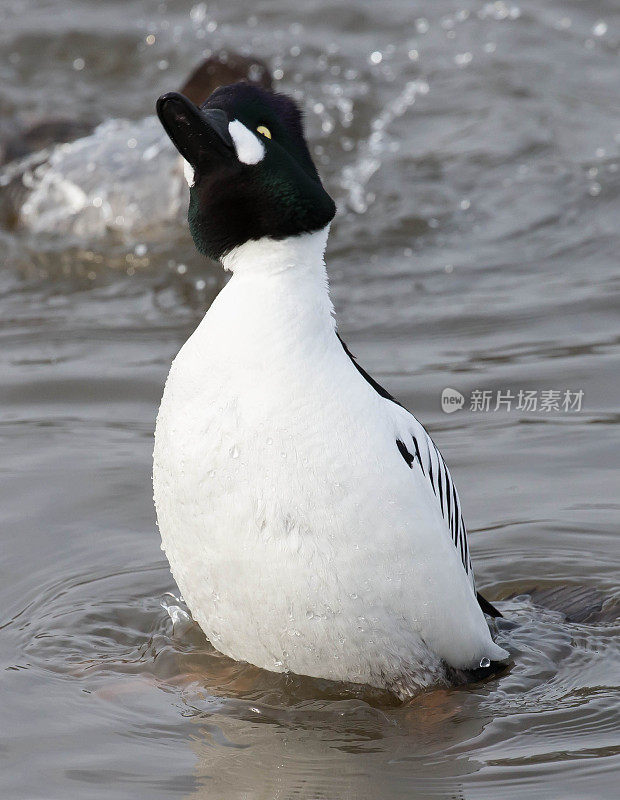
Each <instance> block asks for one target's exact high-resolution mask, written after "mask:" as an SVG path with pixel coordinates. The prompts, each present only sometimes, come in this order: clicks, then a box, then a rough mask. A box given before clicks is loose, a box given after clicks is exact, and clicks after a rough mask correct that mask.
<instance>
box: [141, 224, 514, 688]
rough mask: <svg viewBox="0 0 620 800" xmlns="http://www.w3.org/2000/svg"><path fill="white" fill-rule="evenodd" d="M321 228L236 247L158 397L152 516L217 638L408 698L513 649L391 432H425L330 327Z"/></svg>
mask: <svg viewBox="0 0 620 800" xmlns="http://www.w3.org/2000/svg"><path fill="white" fill-rule="evenodd" d="M326 240H327V229H326V230H324V231H320V232H318V233H313V234H305V235H301V236H297V237H292V238H290V239H287V240H284V241H273V240H269V239H263V240H259V241H253V242H252V241H251V242H247V243H246V244H244V245H242V246H240V247H238V248H237V249H236V250H234V251H233V252H232V253H231V254H230V255H229V256H227V257H226V258H225V259H224V266H225V267H226V268H227V269H230V270H231V271H232V272H233V277H232V279H231V280H230V282H229V283H228V285H227V286H226V287H225V288H224V289H223V290H222V292H221V293H220V294H219V296H218V297H217V298H216V300H215V302H214V303H213V305H212V306H211V308H210V309H209V311H208V312H207V314H206V316H205V318H204V319H203V321H202V322H201V323H200V325H199V326H198V328H197V330H196V331H195V332H194V334H193V335H192V336H191V337H190V339H189V340H188V341H187V342H186V344H185V345H184V346H183V348H182V349H181V351H180V353H179V354H178V356H177V357H176V359H175V361H174V363H173V365H172V368H171V370H170V374H169V377H168V381H167V383H166V388H165V391H164V396H163V399H162V402H161V407H160V410H159V415H158V420H157V428H156V434H155V452H154V471H153V482H154V494H155V504H156V508H157V517H158V522H159V528H160V531H161V536H162V541H163V546H164V549H165V552H166V555H167V556H168V559H169V561H170V565H171V568H172V573H173V575H174V577H175V579H176V581H177V583H178V585H179V588H180V590H181V592H182V594H183V596H184V598H185V600H186V602H187V604H188V606H189V607H190V609H191V611H192V614H193V615H194V618H195V619H196V621H197V622H198V623H199V624H200V626H201V627H202V629H203V630H204V632H205V634H206V635H207V636H208V637H209V639H210V640H211V642H212V643H213V644H214V646H215V647H216V648H217V649H218V650H220V651H221V652H223V653H225V654H226V655H229V656H231V657H232V658H234V659H238V660H245V661H248V662H250V663H252V664H255V665H257V666H259V667H263V668H265V669H269V670H273V671H284V670H290V671H292V672H296V673H300V674H305V675H311V676H315V677H323V678H330V679H334V680H346V681H354V682H358V683H367V684H370V685H373V686H378V687H381V688H389V689H392V690H393V691H396V692H397V693H398V694H400V695H406V694H408V693H411V692H413V691H415V689H416V688H418V687H420V686H425V685H428V684H429V683H432V682H434V681H436V680H437V679H438V678H440V677H441V675H442V674H443V671H444V663H447V664H449V665H450V666H452V667H455V668H464V669H468V668H475V667H477V666H478V665H479V664H480V662H481V660H482V659H486V658H488V659H491V660H494V659H503V658H505V657H506V656H507V653H506V652H505V651H504V650H503V649H502V648H500V647H499V646H498V645H496V644H495V643H494V642H493V640H492V638H491V635H490V632H489V629H488V627H487V624H486V621H485V619H484V615H483V614H482V612H481V610H480V608H479V606H478V603H477V601H476V597H475V592H474V590H473V585H472V580H471V577H470V576H469V575H468V574H467V572H466V570H465V569H464V567H463V563H462V561H461V557H460V556H459V554H458V552H457V549H456V548H455V546H454V544H453V542H452V541H451V538H450V531H449V528H448V526H447V525H446V522H445V520H444V517H443V516H442V511H441V508H440V507H439V503H438V500H437V497H436V496H435V494H434V492H433V487H432V486H431V484H430V483H429V481H428V479H427V478H426V477H425V475H424V474H423V471H422V470H421V469H420V468H418V467H416V468H415V469H414V468H410V466H409V465H408V464H407V463H406V461H405V460H404V459H403V457H402V455H401V453H400V452H399V450H398V447H397V446H396V440H401V441H406V440H410V439H411V436H412V435H417V436H418V437H420V436H422V435H425V434H423V432H422V433H421V431H423V429H422V428H421V426H420V425H419V423H418V422H417V420H415V419H414V418H413V417H412V416H411V415H410V414H409V413H408V412H407V411H405V410H404V409H403V408H401V407H400V406H398V405H397V404H395V403H393V402H391V401H389V400H386V399H385V398H384V397H381V396H380V395H379V394H378V393H377V392H376V391H375V389H373V387H372V386H371V385H370V384H369V383H368V382H367V381H366V380H365V379H364V378H363V376H362V375H361V374H360V373H359V372H358V370H357V369H356V367H355V365H354V364H353V363H352V361H351V359H350V358H349V357H348V355H347V354H346V352H345V351H344V349H343V347H342V346H341V344H340V342H339V341H338V338H337V337H336V334H335V324H334V319H333V309H332V306H331V302H330V299H329V294H328V290H327V278H326V273H325V266H324V261H323V252H324V248H325V244H326ZM407 437H409V439H407ZM414 466H415V465H414Z"/></svg>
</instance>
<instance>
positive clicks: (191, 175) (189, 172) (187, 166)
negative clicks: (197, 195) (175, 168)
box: [183, 159, 194, 189]
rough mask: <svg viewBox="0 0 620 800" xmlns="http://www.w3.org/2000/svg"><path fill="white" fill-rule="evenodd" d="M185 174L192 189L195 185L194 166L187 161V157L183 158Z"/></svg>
mask: <svg viewBox="0 0 620 800" xmlns="http://www.w3.org/2000/svg"><path fill="white" fill-rule="evenodd" d="M183 175H184V177H185V180H186V181H187V185H188V186H189V188H190V189H191V188H192V186H193V185H194V168H193V167H192V165H191V164H190V163H189V161H186V160H185V159H183Z"/></svg>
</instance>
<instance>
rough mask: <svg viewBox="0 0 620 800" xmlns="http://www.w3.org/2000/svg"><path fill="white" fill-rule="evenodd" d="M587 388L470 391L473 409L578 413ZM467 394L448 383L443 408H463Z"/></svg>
mask: <svg viewBox="0 0 620 800" xmlns="http://www.w3.org/2000/svg"><path fill="white" fill-rule="evenodd" d="M584 396H585V392H584V390H583V389H578V390H576V391H574V390H572V389H518V390H516V391H511V390H510V389H472V391H471V392H470V394H469V399H468V408H469V410H470V411H477V412H481V411H482V412H488V411H504V412H506V411H523V412H526V413H531V412H538V413H543V414H549V413H551V412H553V411H554V412H556V413H564V414H574V413H577V412H579V411H581V408H582V405H583V398H584ZM464 405H465V397H464V395H462V394H461V393H460V392H459V391H457V390H456V389H450V388H449V387H446V388H445V389H444V390H443V392H442V393H441V410H442V411H444V412H445V413H446V414H452V413H454V412H455V411H458V410H459V409H461V408H463V406H464Z"/></svg>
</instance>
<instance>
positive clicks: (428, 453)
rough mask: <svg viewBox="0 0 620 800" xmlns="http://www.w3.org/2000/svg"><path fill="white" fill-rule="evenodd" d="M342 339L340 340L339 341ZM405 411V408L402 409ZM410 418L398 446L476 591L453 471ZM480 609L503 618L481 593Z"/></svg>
mask: <svg viewBox="0 0 620 800" xmlns="http://www.w3.org/2000/svg"><path fill="white" fill-rule="evenodd" d="M338 338H340V337H338ZM340 341H341V343H342V346H343V348H344V350H345V352H346V354H347V355H348V356H349V358H350V359H351V361H352V362H353V364H354V365H355V367H356V368H357V370H358V372H359V373H360V374H361V375H362V376H363V377H364V378H365V380H367V381H368V383H369V384H370V385H371V386H372V387H373V389H375V391H376V392H377V393H378V394H379V395H381V397H384V398H385V399H386V400H389V401H390V402H392V403H396V405H398V406H400V405H401V404H400V403H399V402H398V401H397V400H395V399H394V397H392V395H391V394H390V393H389V392H388V391H386V390H385V389H384V388H383V387H382V386H381V385H380V384H378V383H377V381H375V380H374V378H372V377H371V376H370V375H369V374H368V373H367V372H366V371H365V370H364V369H363V368H362V367H360V365H359V364H358V363H357V361H356V360H355V358H354V356H353V355H352V354H351V352H350V351H349V348H348V347H347V346H346V344H345V343H344V342H343V341H342V339H340ZM401 408H402V406H401ZM403 412H404V413H406V414H407V418H408V423H409V431H408V434H407V436H403V437H402V438H400V439H397V440H396V442H395V444H396V447H398V449H399V451H400V454H401V455H402V457H403V458H404V459H405V461H406V462H407V464H408V465H409V467H410V468H411V469H419V470H421V472H422V475H423V476H424V478H425V479H426V480H427V482H428V483H429V485H430V487H431V488H432V490H433V493H434V494H435V497H436V499H437V503H438V505H439V507H440V509H441V513H442V516H443V518H444V520H445V522H446V526H447V527H448V530H449V532H450V537H451V539H452V542H453V543H454V546H455V547H456V550H457V552H458V554H459V556H460V558H461V562H462V564H463V568H464V569H465V572H466V573H467V577H468V578H469V580H470V582H471V585H472V588H473V589H474V591H475V588H476V584H475V580H474V571H473V567H472V563H471V556H470V554H469V545H468V543H467V529H466V528H465V522H464V520H463V514H462V512H461V501H460V499H459V494H458V492H457V490H456V486H455V485H454V481H453V480H452V476H451V475H450V471H449V469H448V467H447V466H446V462H445V461H444V460H443V456H442V455H441V453H440V452H439V450H438V448H437V446H436V445H435V443H434V442H433V440H432V439H431V437H430V436H429V435H428V433H427V432H426V430H425V429H424V427H423V426H422V425H421V424H420V422H418V420H417V419H416V418H415V417H414V416H413V414H411V413H410V412H408V411H406V410H405V409H403ZM476 596H477V598H478V602H479V604H480V607H481V608H482V610H483V611H484V613H485V614H489V615H490V616H494V617H497V616H501V614H500V612H499V611H498V610H497V609H496V608H495V607H494V606H492V605H491V603H489V602H488V601H487V600H485V599H484V597H482V595H480V594H479V593H476Z"/></svg>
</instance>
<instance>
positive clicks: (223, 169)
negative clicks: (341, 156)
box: [157, 83, 336, 260]
mask: <svg viewBox="0 0 620 800" xmlns="http://www.w3.org/2000/svg"><path fill="white" fill-rule="evenodd" d="M157 114H158V116H159V119H160V120H161V123H162V125H163V126H164V128H165V129H166V132H167V134H168V136H170V138H171V139H172V141H173V143H174V145H175V147H176V148H177V150H178V151H179V152H180V153H181V155H182V156H183V158H184V159H185V160H186V161H187V162H188V164H189V165H190V167H191V169H189V170H188V172H189V180H188V182H189V183H190V203H189V214H188V218H189V227H190V231H191V233H192V236H193V238H194V242H195V244H196V247H197V248H198V250H200V252H202V253H204V254H205V255H207V256H209V257H210V258H213V259H215V260H220V259H221V258H222V256H225V255H226V254H227V253H229V252H230V251H231V250H233V249H234V248H235V247H237V246H239V245H241V244H244V243H245V242H247V241H249V240H251V239H262V238H263V237H269V238H272V239H285V238H288V237H289V236H297V235H299V234H302V233H310V232H312V231H318V230H321V229H322V228H324V227H325V226H326V225H327V224H328V223H329V222H330V221H331V220H332V219H333V217H334V214H335V213H336V207H335V205H334V201H333V200H332V199H331V197H330V196H329V195H328V194H327V192H326V191H325V189H324V188H323V185H322V184H321V180H320V178H319V176H318V173H317V171H316V167H315V166H314V164H313V162H312V158H311V157H310V153H309V151H308V145H307V144H306V140H305V138H304V133H303V127H302V119H301V113H300V111H299V109H298V108H297V106H296V105H295V103H294V102H293V101H292V100H291V99H290V98H288V97H286V96H285V95H283V94H277V93H275V92H271V91H268V90H266V89H263V88H261V87H259V86H255V85H251V84H248V83H236V84H232V85H231V86H223V87H221V88H219V89H216V91H215V92H213V94H212V95H211V96H210V97H209V98H208V99H207V100H206V102H205V103H203V105H202V106H200V108H198V107H197V106H195V105H194V104H193V103H191V102H190V101H189V100H188V99H187V98H186V97H184V96H183V95H181V94H178V93H177V92H170V93H168V94H165V95H163V96H162V97H160V98H159V100H158V101H157ZM192 173H193V174H192Z"/></svg>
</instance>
